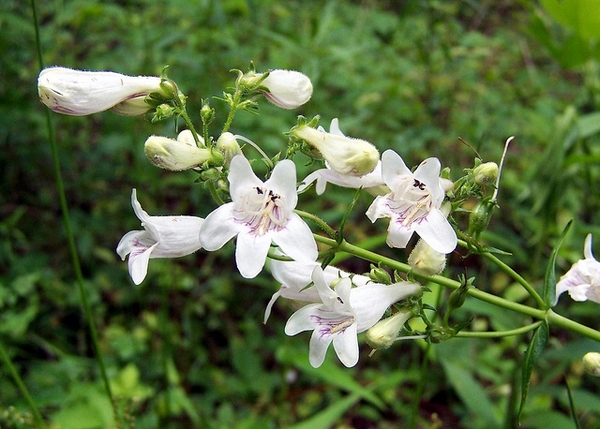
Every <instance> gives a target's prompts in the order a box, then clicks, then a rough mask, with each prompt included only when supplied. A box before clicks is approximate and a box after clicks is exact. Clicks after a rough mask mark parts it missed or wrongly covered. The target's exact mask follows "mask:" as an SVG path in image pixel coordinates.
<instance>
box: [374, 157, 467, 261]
mask: <svg viewBox="0 0 600 429" xmlns="http://www.w3.org/2000/svg"><path fill="white" fill-rule="evenodd" d="M440 168H441V165H440V161H439V160H438V159H437V158H428V159H426V160H425V161H423V162H422V163H421V164H420V165H419V166H418V167H417V169H416V170H415V172H414V173H413V172H411V171H410V170H409V169H408V167H407V166H406V164H404V161H403V160H402V158H401V157H400V155H398V154H397V153H396V152H394V151H392V150H387V151H385V152H384V153H383V156H382V176H383V180H384V181H385V183H386V184H387V186H388V187H389V188H390V190H391V192H390V193H388V194H386V195H384V196H379V197H377V198H375V200H374V201H373V203H372V204H371V206H370V207H369V209H368V210H367V213H366V214H367V216H368V218H369V219H370V220H371V222H375V221H376V220H377V219H379V218H384V217H387V218H390V224H389V227H388V236H387V244H388V245H389V246H390V247H400V248H403V247H406V245H407V243H408V240H410V237H411V236H412V234H413V232H416V233H417V234H419V236H420V237H421V238H422V239H423V240H424V241H426V242H427V244H428V245H429V246H431V248H432V249H433V250H435V251H437V252H440V253H450V252H452V251H453V250H454V248H455V247H456V244H457V237H456V232H455V231H454V229H453V228H452V226H451V225H450V223H449V222H448V220H447V219H446V216H445V215H444V214H443V213H442V211H441V210H440V207H441V205H442V202H443V200H444V190H443V188H442V185H441V182H440V177H439V175H440Z"/></svg>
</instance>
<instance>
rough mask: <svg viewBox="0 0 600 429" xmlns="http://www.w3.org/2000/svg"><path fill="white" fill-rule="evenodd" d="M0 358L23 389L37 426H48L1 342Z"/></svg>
mask: <svg viewBox="0 0 600 429" xmlns="http://www.w3.org/2000/svg"><path fill="white" fill-rule="evenodd" d="M0 358H1V359H2V361H3V362H4V365H5V366H6V367H7V368H8V372H10V375H11V376H12V378H13V380H14V382H15V384H16V385H17V387H18V388H19V390H20V391H21V395H23V398H25V402H27V405H29V408H30V409H31V412H32V413H33V418H34V419H35V422H36V426H37V427H38V428H47V427H48V426H47V425H46V422H45V421H44V419H43V418H42V415H41V414H40V410H38V408H37V406H36V405H35V402H33V399H32V398H31V395H30V394H29V391H28V390H27V387H26V386H25V383H23V380H22V379H21V376H20V375H19V372H18V371H17V369H16V368H15V366H14V365H13V363H12V361H11V360H10V356H8V353H6V350H4V345H3V344H2V343H1V342H0Z"/></svg>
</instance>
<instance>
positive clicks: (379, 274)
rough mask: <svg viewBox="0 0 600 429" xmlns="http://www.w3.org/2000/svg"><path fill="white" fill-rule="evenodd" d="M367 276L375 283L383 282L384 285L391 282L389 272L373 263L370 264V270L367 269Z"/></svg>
mask: <svg viewBox="0 0 600 429" xmlns="http://www.w3.org/2000/svg"><path fill="white" fill-rule="evenodd" d="M369 277H370V278H371V280H373V281H374V282H375V283H383V284H385V285H391V284H392V278H391V277H390V274H389V273H388V272H387V271H386V270H384V269H383V268H381V267H376V266H375V265H371V271H369Z"/></svg>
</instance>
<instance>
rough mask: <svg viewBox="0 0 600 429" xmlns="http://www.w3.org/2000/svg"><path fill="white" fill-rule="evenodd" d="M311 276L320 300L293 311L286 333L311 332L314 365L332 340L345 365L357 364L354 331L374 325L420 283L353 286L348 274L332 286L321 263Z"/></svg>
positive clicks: (417, 289) (311, 354)
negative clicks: (387, 310) (390, 307)
mask: <svg viewBox="0 0 600 429" xmlns="http://www.w3.org/2000/svg"><path fill="white" fill-rule="evenodd" d="M311 278H312V281H313V282H314V285H315V288H316V289H317V292H318V293H319V297H320V299H321V302H320V303H314V304H308V305H306V306H304V307H302V308H301V309H299V310H298V311H296V312H295V313H294V314H292V316H291V317H290V318H289V320H288V322H287V323H286V325H285V333H286V334H287V335H290V336H291V335H296V334H298V333H300V332H303V331H311V330H312V331H313V333H312V335H311V338H310V343H309V349H310V351H309V361H310V364H311V365H312V366H313V367H315V368H317V367H319V366H321V364H322V363H323V360H324V359H325V353H326V352H327V348H328V347H329V345H330V344H331V343H333V347H334V349H335V352H336V353H337V355H338V358H339V359H340V361H341V362H342V363H343V364H344V365H345V366H347V367H351V366H354V365H356V363H357V362H358V338H357V334H358V333H360V332H364V331H366V330H367V329H369V328H371V327H372V326H373V325H375V323H377V321H379V319H381V316H383V313H384V312H385V310H386V309H387V308H388V307H389V306H390V305H392V304H394V303H395V302H397V301H399V300H401V299H404V298H407V297H408V296H410V295H413V294H415V293H417V292H418V291H419V290H420V289H421V287H420V286H419V285H417V284H413V283H407V282H402V283H396V284H393V285H390V286H386V285H382V284H379V283H367V284H365V285H363V286H360V287H357V288H352V280H350V278H349V277H344V278H341V279H336V280H334V282H333V289H332V288H331V287H330V285H329V284H328V283H327V281H326V280H325V278H324V276H323V270H322V269H321V267H320V266H317V267H315V268H314V270H313V273H312V276H311Z"/></svg>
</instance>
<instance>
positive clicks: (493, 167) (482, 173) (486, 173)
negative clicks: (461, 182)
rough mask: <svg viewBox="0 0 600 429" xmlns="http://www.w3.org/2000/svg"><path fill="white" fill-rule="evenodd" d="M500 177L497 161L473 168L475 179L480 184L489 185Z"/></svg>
mask: <svg viewBox="0 0 600 429" xmlns="http://www.w3.org/2000/svg"><path fill="white" fill-rule="evenodd" d="M497 178H498V164H496V163H495V162H485V163H483V164H480V165H478V166H477V167H475V168H474V169H473V180H474V181H475V183H477V184H478V185H479V186H487V185H490V184H492V183H494V182H496V179H497Z"/></svg>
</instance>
